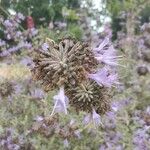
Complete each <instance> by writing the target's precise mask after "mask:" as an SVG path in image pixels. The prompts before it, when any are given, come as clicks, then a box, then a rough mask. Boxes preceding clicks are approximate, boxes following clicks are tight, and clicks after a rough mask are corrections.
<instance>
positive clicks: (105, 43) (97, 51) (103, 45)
mask: <svg viewBox="0 0 150 150" xmlns="http://www.w3.org/2000/svg"><path fill="white" fill-rule="evenodd" d="M109 42H110V41H109V38H108V37H107V38H105V39H104V40H103V42H102V43H101V44H100V45H99V47H98V48H94V49H93V51H94V53H95V52H96V53H103V52H104V51H105V50H106V46H107V45H108V44H109Z"/></svg>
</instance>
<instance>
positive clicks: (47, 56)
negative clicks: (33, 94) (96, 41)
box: [32, 38, 97, 91]
mask: <svg viewBox="0 0 150 150" xmlns="http://www.w3.org/2000/svg"><path fill="white" fill-rule="evenodd" d="M46 43H47V44H46V47H44V50H40V51H38V52H37V54H36V56H35V58H34V62H35V67H34V69H33V70H32V72H33V76H34V78H35V79H37V80H41V81H42V84H43V86H44V88H45V90H46V91H49V90H52V89H55V88H58V87H59V86H61V85H68V84H77V83H80V82H81V81H82V80H85V77H86V74H87V72H91V71H92V70H93V69H94V68H95V67H96V63H97V61H96V60H95V59H94V55H93V53H92V51H91V50H90V48H89V47H88V45H87V44H85V43H81V42H76V41H75V40H72V39H70V38H66V39H62V40H60V42H59V43H58V44H56V43H55V42H54V41H52V40H50V39H47V40H46Z"/></svg>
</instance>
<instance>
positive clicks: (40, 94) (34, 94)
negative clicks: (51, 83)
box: [31, 88, 44, 99]
mask: <svg viewBox="0 0 150 150" xmlns="http://www.w3.org/2000/svg"><path fill="white" fill-rule="evenodd" d="M31 96H32V97H33V98H35V99H42V98H44V92H43V90H41V89H38V88H37V89H34V90H33V91H31Z"/></svg>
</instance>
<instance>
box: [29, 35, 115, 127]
mask: <svg viewBox="0 0 150 150" xmlns="http://www.w3.org/2000/svg"><path fill="white" fill-rule="evenodd" d="M109 42H110V41H109V39H105V41H103V42H102V44H101V45H100V46H99V48H98V51H96V50H97V49H94V50H92V49H91V48H90V47H89V45H88V44H86V43H82V42H79V41H76V40H74V39H71V38H63V39H61V40H60V41H59V43H58V44H57V43H55V42H54V41H53V40H51V39H47V40H46V43H44V44H43V45H42V47H41V49H40V50H38V51H36V53H35V56H34V59H33V61H34V63H35V66H34V68H33V69H32V73H33V78H34V79H36V80H40V81H41V84H42V85H43V87H44V89H45V90H46V91H50V90H55V89H59V92H58V94H57V95H56V96H54V97H53V99H54V101H55V104H54V109H53V111H52V115H53V114H54V113H56V112H64V113H65V114H67V108H68V103H69V104H70V106H72V107H73V108H75V110H76V111H77V112H79V111H85V112H87V113H90V114H91V117H92V119H93V120H94V122H95V124H99V123H100V115H102V114H105V112H107V111H109V110H110V94H109V93H110V92H109V89H110V88H111V86H112V85H113V84H116V83H117V74H116V73H114V72H113V71H110V69H107V68H108V67H105V66H104V63H101V62H99V61H98V60H97V58H96V53H97V55H98V54H99V51H101V52H103V53H105V54H106V53H107V52H108V53H109V55H110V54H111V53H112V49H113V47H112V45H110V43H109ZM106 44H107V45H108V46H109V48H107V50H106V49H105V48H106V47H105V46H106ZM113 52H114V49H113ZM107 58H108V57H107ZM109 58H110V57H109ZM111 58H115V61H116V58H117V57H115V53H113V55H112V57H111ZM110 61H111V63H109V64H113V65H114V63H113V62H112V61H113V60H110ZM101 66H104V67H103V68H102V69H100V67H101Z"/></svg>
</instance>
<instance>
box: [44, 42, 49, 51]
mask: <svg viewBox="0 0 150 150" xmlns="http://www.w3.org/2000/svg"><path fill="white" fill-rule="evenodd" d="M48 48H49V45H48V44H47V43H44V44H43V45H42V49H43V50H44V51H47V50H48Z"/></svg>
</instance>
